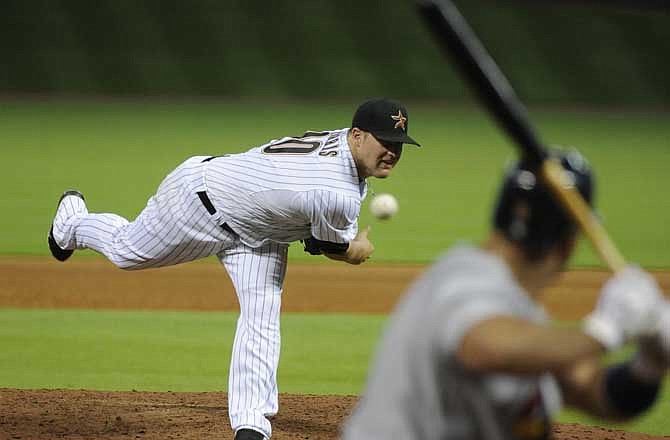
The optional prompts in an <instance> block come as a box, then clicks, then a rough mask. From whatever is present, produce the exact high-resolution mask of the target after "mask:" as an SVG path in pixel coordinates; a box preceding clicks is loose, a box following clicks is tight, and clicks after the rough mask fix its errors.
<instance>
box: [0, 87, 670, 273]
mask: <svg viewBox="0 0 670 440" xmlns="http://www.w3.org/2000/svg"><path fill="white" fill-rule="evenodd" d="M0 104H1V105H0V133H2V136H0V163H2V165H3V172H2V173H0V185H1V186H2V188H3V195H2V198H0V210H1V211H2V213H3V214H4V215H2V216H0V254H29V255H47V253H48V251H47V248H46V246H45V243H44V242H45V240H44V237H45V234H46V231H47V229H48V226H49V224H50V222H51V219H52V216H53V212H54V209H55V206H54V205H55V203H56V201H57V198H58V196H59V195H60V193H61V192H62V191H63V190H64V189H67V188H70V187H75V188H78V189H80V190H81V191H83V192H84V194H85V195H86V197H87V200H88V204H89V208H90V209H91V211H94V212H101V211H102V212H110V211H111V212H117V213H119V214H122V215H124V216H126V217H129V218H133V217H134V216H136V215H137V214H138V213H139V212H140V211H141V209H142V208H143V207H144V205H145V203H146V200H147V199H148V197H149V196H150V195H151V194H152V193H153V191H154V190H155V189H156V187H157V186H158V184H159V183H160V181H161V179H162V178H163V177H164V176H165V175H166V174H167V173H168V172H169V171H170V170H171V169H172V168H174V167H175V166H176V165H177V164H178V163H180V162H181V161H182V160H183V159H185V158H186V157H188V156H191V155H196V154H221V153H225V152H233V151H235V152H237V151H243V150H246V149H247V148H249V147H251V146H254V145H257V144H260V143H263V142H265V141H267V140H268V139H270V138H276V137H279V136H284V135H291V134H300V133H302V132H303V131H304V130H306V129H328V128H339V127H344V126H347V125H348V124H349V121H350V119H351V113H352V110H353V109H354V108H355V106H356V105H357V102H353V101H352V102H348V103H319V104H310V103H290V104H289V103H267V102H219V101H198V102H190V101H165V100H164V101H161V100H147V101H141V100H136V101H124V100H112V101H102V100H99V101H94V100H88V101H86V100H81V101H76V100H50V101H49V100H48V101H43V102H40V101H21V100H13V101H12V100H5V101H3V102H1V103H0ZM408 106H409V108H410V113H411V118H412V119H411V122H410V126H411V128H410V133H411V134H412V135H413V136H414V137H415V138H416V139H418V140H419V141H420V142H421V143H422V144H423V147H422V148H420V149H416V148H414V147H411V146H408V147H407V148H406V149H405V152H404V157H403V160H402V161H401V163H400V165H399V167H398V169H397V170H396V171H395V172H394V175H393V176H391V178H390V179H387V180H383V181H382V180H376V179H372V180H371V183H372V189H373V190H374V191H376V192H392V193H394V194H395V195H396V196H397V197H398V199H399V201H400V213H399V215H398V217H397V218H396V219H395V220H393V221H391V222H386V223H383V222H379V221H375V220H372V219H371V216H370V215H369V213H368V210H367V206H364V209H363V213H362V216H361V223H362V224H372V228H373V229H372V233H371V236H370V237H371V239H372V240H373V241H374V243H375V245H376V248H377V250H376V253H375V256H374V259H375V261H395V262H428V261H431V260H433V259H434V258H435V257H436V256H437V255H438V254H439V253H441V252H442V251H443V249H445V248H446V247H448V246H449V245H452V244H453V243H455V242H458V241H463V240H475V241H478V240H481V239H482V238H483V237H484V236H485V234H486V231H487V229H488V221H489V216H490V210H491V205H492V201H493V200H494V197H495V189H496V187H497V185H498V181H499V178H500V175H501V172H502V169H503V166H504V164H505V163H506V162H507V161H509V160H511V159H512V158H514V156H515V152H514V151H513V148H512V146H511V145H510V143H509V141H508V140H507V139H506V138H505V137H504V136H503V135H502V134H501V132H500V131H499V130H498V129H497V127H496V126H495V125H494V124H493V123H492V122H491V121H490V119H489V118H488V116H486V115H485V114H484V113H483V112H482V111H480V110H479V109H468V108H462V107H459V108H453V107H450V106H449V104H448V103H445V104H443V105H436V104H433V105H426V104H420V103H412V102H410V103H408ZM532 117H533V119H534V120H535V121H536V123H537V125H538V128H539V131H540V133H542V135H543V138H544V139H546V140H547V141H548V142H549V143H560V144H563V145H575V146H577V147H579V148H580V150H582V151H583V152H584V153H585V154H586V156H587V157H589V158H590V160H591V162H592V163H593V164H594V167H595V169H596V173H597V175H598V178H599V180H598V192H599V194H598V210H599V212H600V214H601V215H602V217H603V218H604V221H605V223H606V227H607V229H608V231H609V232H610V234H611V236H612V237H613V239H614V241H615V242H616V243H617V244H618V245H619V247H620V248H621V250H622V252H623V254H624V255H625V256H626V257H628V258H629V259H630V260H631V261H635V262H638V263H640V264H642V265H644V266H645V267H670V253H668V252H667V249H669V248H670V234H668V233H667V225H668V224H670V198H669V197H667V188H668V187H670V174H669V173H668V164H670V114H668V113H642V112H637V113H632V112H629V113H626V112H594V111H539V110H538V111H534V112H533V113H532ZM290 256H291V258H292V259H294V260H295V259H297V260H300V259H309V258H313V257H309V256H308V255H306V254H303V252H302V250H301V249H300V248H299V247H297V246H293V247H292V250H291V254H290ZM573 263H574V264H575V265H579V266H584V265H586V266H602V264H601V263H600V262H599V260H598V259H597V257H596V256H595V255H594V254H593V252H592V251H591V250H590V247H589V246H588V245H584V246H581V247H580V248H579V250H578V252H577V254H576V256H575V258H574V260H573Z"/></svg>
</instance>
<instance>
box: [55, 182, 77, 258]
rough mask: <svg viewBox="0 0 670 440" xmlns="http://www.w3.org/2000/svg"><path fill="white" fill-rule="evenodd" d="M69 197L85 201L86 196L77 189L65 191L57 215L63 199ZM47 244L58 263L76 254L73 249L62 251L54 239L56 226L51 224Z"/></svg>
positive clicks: (59, 200)
mask: <svg viewBox="0 0 670 440" xmlns="http://www.w3.org/2000/svg"><path fill="white" fill-rule="evenodd" d="M67 196H77V197H79V198H80V199H82V200H84V196H83V195H82V193H80V192H79V191H77V190H75V189H70V190H68V191H65V192H64V193H63V195H62V196H60V199H58V205H56V213H58V208H59V207H60V202H62V201H63V199H64V198H65V197H67ZM47 242H48V243H49V250H50V251H51V255H53V256H54V258H55V259H56V260H58V261H65V260H67V259H68V258H70V255H72V253H73V252H74V250H73V249H62V248H61V247H60V246H58V244H57V243H56V240H55V239H54V225H53V223H52V224H51V228H50V229H49V237H48V239H47Z"/></svg>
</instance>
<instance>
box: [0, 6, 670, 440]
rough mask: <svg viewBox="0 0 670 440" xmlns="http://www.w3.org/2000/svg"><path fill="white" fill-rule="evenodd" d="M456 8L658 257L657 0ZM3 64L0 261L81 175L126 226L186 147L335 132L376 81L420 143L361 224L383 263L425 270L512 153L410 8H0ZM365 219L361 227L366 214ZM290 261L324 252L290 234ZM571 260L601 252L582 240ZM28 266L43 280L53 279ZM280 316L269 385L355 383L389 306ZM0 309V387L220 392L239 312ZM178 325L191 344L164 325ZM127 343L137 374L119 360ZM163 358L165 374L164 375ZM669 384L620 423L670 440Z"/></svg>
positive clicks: (662, 191) (605, 211)
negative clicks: (401, 108)
mask: <svg viewBox="0 0 670 440" xmlns="http://www.w3.org/2000/svg"><path fill="white" fill-rule="evenodd" d="M455 3H456V4H457V5H458V6H459V8H460V9H461V12H462V13H463V14H464V15H465V16H466V17H467V19H468V21H469V22H470V23H471V25H472V27H473V28H474V29H475V31H476V32H477V34H478V35H479V37H480V38H481V40H482V41H483V42H484V44H485V45H486V47H487V48H488V49H489V51H490V52H491V54H492V55H493V56H494V58H495V59H496V61H497V62H498V63H499V65H500V66H501V68H502V70H503V71H504V72H505V74H506V75H507V76H508V78H509V80H510V82H511V83H512V85H513V86H514V87H515V89H516V91H517V93H518V95H519V96H520V97H521V99H522V100H523V101H524V102H525V103H526V104H527V105H528V106H529V108H530V110H531V113H532V117H533V120H534V122H536V123H537V124H538V127H539V128H540V132H541V133H542V134H543V135H544V136H543V138H544V139H547V140H549V141H550V142H552V143H553V142H559V143H564V142H567V143H572V142H574V143H575V144H576V145H577V146H578V147H579V148H580V149H582V151H584V152H585V153H586V155H587V157H589V159H590V160H591V161H592V162H593V163H594V166H595V168H596V171H597V174H598V178H599V180H598V184H599V187H600V188H599V190H601V191H600V194H599V200H598V209H599V211H600V213H601V214H602V215H603V217H604V219H605V223H606V227H607V229H608V231H609V232H610V234H611V235H612V237H613V239H614V241H615V242H616V243H617V244H618V245H619V246H620V248H621V250H622V253H623V254H624V255H625V256H626V257H627V258H629V259H630V260H631V261H635V262H638V263H640V264H642V265H643V266H644V267H645V268H657V269H663V268H665V269H667V268H670V253H668V249H670V234H669V233H668V230H667V229H668V225H670V198H668V197H667V189H668V187H670V175H669V173H668V170H669V169H670V168H669V166H668V165H669V164H670V112H669V110H670V108H669V103H670V59H669V58H668V54H670V6H667V3H668V2H665V1H642V0H638V1H635V0H630V1H623V0H616V1H615V0H612V1H604V0H603V1H577V0H572V1H568V0H563V1H560V0H540V1H531V0H498V1H493V0H490V1H485V0H467V1H466V0H456V1H455ZM0 59H1V60H2V66H0V164H2V165H3V172H2V173H0V187H2V189H3V191H2V195H0V213H2V214H3V215H1V216H0V258H4V257H7V258H8V259H7V260H6V261H9V258H12V256H16V255H41V256H48V255H49V253H48V249H47V247H46V243H45V237H46V233H47V231H48V227H49V223H50V222H51V219H52V216H53V209H54V204H55V201H56V200H57V197H58V196H59V195H60V193H61V192H62V191H63V190H64V189H66V188H69V187H71V186H73V185H74V186H76V187H77V188H80V189H82V191H83V192H84V193H85V194H86V197H87V200H88V201H89V206H90V207H91V210H92V211H93V210H95V211H100V210H103V209H104V210H109V211H112V212H118V213H120V214H122V215H125V216H127V217H129V218H132V217H134V215H136V214H137V213H138V212H139V211H140V210H141V209H142V208H143V207H144V205H145V203H146V200H147V197H148V196H149V195H150V194H151V193H152V191H154V190H155V188H156V186H157V185H158V182H160V180H161V179H162V178H163V177H164V176H165V174H166V173H167V172H168V171H169V170H170V169H172V168H173V167H174V166H175V165H176V164H177V163H179V161H181V160H183V159H184V158H186V157H188V156H189V155H194V154H221V153H224V152H228V151H241V149H243V148H245V147H250V146H253V145H256V144H258V143H260V142H263V141H266V140H268V139H269V138H270V136H283V135H291V134H298V133H299V132H298V130H305V129H329V128H340V127H342V126H344V125H342V121H343V122H344V124H346V123H348V121H350V118H351V112H352V110H353V108H354V107H355V105H357V104H358V103H359V102H360V101H361V100H362V99H363V98H365V97H370V96H380V95H385V96H391V97H394V98H399V99H401V100H404V101H406V102H407V103H408V107H409V108H410V113H412V122H411V129H410V132H411V133H412V135H414V136H415V137H416V138H417V139H418V140H420V141H421V142H422V143H423V144H424V145H425V148H423V149H422V150H421V151H420V152H419V154H414V151H411V152H407V153H406V159H404V160H403V162H401V164H400V166H399V167H398V170H397V171H394V176H393V178H391V179H389V180H388V182H387V181H384V182H376V181H375V182H374V183H373V188H376V189H377V190H378V191H380V190H388V191H390V192H393V193H394V194H396V195H398V198H399V200H400V204H401V211H400V214H399V216H398V217H397V219H396V220H394V221H393V222H391V223H389V224H387V225H384V226H383V227H381V225H380V227H376V226H375V227H373V235H374V237H373V238H374V241H375V246H376V249H377V250H376V253H375V261H392V262H409V263H416V262H419V263H426V262H429V261H431V260H432V259H433V258H434V257H435V256H436V255H437V254H438V253H439V252H441V251H442V250H443V249H444V248H445V247H446V246H448V245H450V244H452V243H453V242H455V241H457V240H461V239H473V238H481V237H482V236H483V234H484V231H485V230H486V229H487V228H488V215H489V211H490V202H491V199H492V198H493V197H494V194H493V193H492V190H493V188H495V185H496V184H497V181H498V178H499V173H500V171H501V166H502V165H503V164H504V163H505V160H506V159H509V158H510V157H513V156H514V155H515V152H514V151H513V150H512V149H511V148H510V147H509V145H508V144H506V143H505V142H506V139H505V138H504V136H503V135H502V133H501V132H500V131H499V130H497V128H496V127H495V125H494V124H493V123H492V121H491V120H490V119H489V118H488V117H487V116H486V114H485V113H484V112H483V111H482V110H481V109H480V108H478V107H475V106H474V105H473V99H472V97H471V94H470V92H469V91H468V90H467V89H466V88H465V86H464V84H463V82H462V81H461V79H460V77H458V76H457V74H456V72H455V70H454V69H453V68H452V66H450V65H449V63H447V62H446V61H445V60H444V58H443V56H442V54H441V53H440V52H439V50H438V49H437V47H436V46H435V44H433V42H432V40H431V37H430V35H429V34H428V31H427V30H426V29H425V28H424V26H423V25H422V23H421V22H420V20H419V18H418V17H417V15H416V14H415V12H414V10H413V5H412V2H411V1H402V0H397V1H394V0H392V1H381V0H339V1H338V0H292V1H276V2H270V1H258V0H248V1H243V0H239V1H233V0H218V1H214V0H189V1H175V0H115V1H105V0H102V1H90V0H88V1H85V0H2V1H0ZM473 164H474V165H475V166H473ZM361 221H362V222H363V223H364V224H365V223H368V222H370V221H372V220H371V218H370V216H369V213H368V212H367V210H366V211H365V212H364V213H363V215H362V217H361ZM88 254H89V256H90V255H92V254H93V253H92V252H89V253H88ZM85 255H86V253H83V252H82V257H84V256H85ZM8 256H9V257H8ZM77 258H79V256H77ZM292 258H294V259H302V260H309V261H310V262H313V261H315V260H314V258H313V257H310V256H307V255H306V254H304V253H303V252H302V249H301V248H299V247H298V248H297V249H296V248H295V247H292ZM26 261H30V259H28V258H26ZM574 262H575V264H576V265H578V266H602V264H601V263H600V262H599V260H598V259H597V257H595V256H594V255H593V254H592V253H590V251H589V250H588V249H583V248H582V249H580V251H579V252H578V254H577V256H576V258H575V260H574ZM2 263H3V262H2V261H0V264H2ZM7 267H9V265H7ZM222 273H223V272H222ZM82 276H86V275H85V274H84V275H82ZM119 276H120V277H121V276H123V275H119ZM35 279H38V280H43V281H44V284H45V285H46V287H45V289H46V290H48V289H49V283H50V282H52V281H51V280H50V279H49V278H48V276H47V277H45V276H44V275H43V274H41V273H38V274H36V275H35ZM2 281H3V282H2V283H0V284H1V285H2V286H4V287H5V288H6V289H5V291H4V292H10V293H11V292H12V289H14V290H15V291H16V292H18V295H19V296H24V297H31V296H34V297H39V296H40V295H41V294H42V293H43V292H30V291H28V290H27V289H25V288H24V286H22V285H19V284H18V283H17V282H16V280H15V279H13V278H12V277H11V275H9V280H8V281H7V282H5V280H4V279H3V280H2ZM96 281H97V280H96ZM91 284H92V285H91V288H92V289H94V288H96V286H95V282H94V283H91ZM0 293H3V291H2V290H0ZM73 295H76V292H73ZM47 306H48V305H47ZM286 315H287V317H286V319H285V320H284V321H283V322H284V324H282V325H285V329H286V330H285V332H286V333H285V334H286V335H287V337H286V339H285V341H284V342H285V345H284V346H283V348H282V350H283V354H282V356H283V357H284V361H283V364H282V369H283V370H282V383H281V386H282V389H283V390H284V391H288V392H310V393H356V392H358V391H359V390H360V389H361V386H362V382H363V379H364V375H365V372H366V363H367V356H369V354H370V353H371V348H372V347H373V346H374V344H375V343H376V337H377V335H378V331H379V330H380V329H381V326H382V323H383V317H379V316H371V317H368V316H364V317H356V318H353V317H345V318H342V317H340V316H330V317H328V319H325V320H324V318H323V316H321V315H313V316H310V315H300V314H286ZM0 318H1V319H0V321H2V322H5V323H7V325H5V326H0V327H2V329H0V346H2V347H3V350H2V353H0V365H3V368H0V387H8V388H13V387H21V388H42V387H66V388H75V389H78V388H84V387H86V388H92V389H130V388H135V387H140V388H142V389H156V390H161V389H162V390H165V389H172V390H212V389H216V390H220V389H224V388H225V372H223V371H222V370H223V369H224V368H225V366H226V365H227V360H226V359H224V357H225V356H226V355H227V354H226V350H227V347H226V349H225V350H222V347H225V346H226V344H227V343H229V341H230V340H231V335H232V331H233V329H234V319H235V314H234V312H225V313H222V314H221V315H218V314H217V315H208V316H207V319H204V318H203V315H200V314H187V313H186V312H184V313H183V314H181V313H180V314H178V315H177V314H162V313H159V312H150V313H147V314H146V315H145V314H144V312H142V313H139V312H138V313H137V314H132V313H131V314H128V315H126V314H124V313H122V312H118V313H116V312H115V313H111V312H110V313H108V314H104V313H102V312H94V311H86V312H81V313H79V312H77V313H68V312H63V311H61V310H46V311H34V312H33V311H29V310H24V309H16V310H13V309H11V308H0ZM283 319H284V317H283ZM343 320H344V321H343ZM180 322H183V323H184V324H183V328H184V330H181V328H182V327H180V326H179V325H178V324H179V323H180ZM334 322H337V323H340V324H334ZM342 322H343V323H342ZM199 325H200V326H199ZM175 328H177V329H180V330H178V331H176V330H174V329H175ZM108 329H109V330H108ZM165 329H168V331H167V332H166V333H165V334H163V333H164V332H165ZM333 329H337V330H336V331H333ZM342 329H345V330H342ZM347 330H348V331H349V332H350V333H351V334H350V335H349V334H345V333H346V331H347ZM181 331H183V332H184V334H188V335H192V337H191V336H189V338H188V339H180V338H179V337H175V334H177V335H178V334H180V333H179V332H181ZM226 332H228V333H226ZM291 332H293V333H291ZM292 334H293V336H292ZM82 335H83V336H84V337H85V338H88V339H84V340H83V342H82V340H80V339H79V338H81V336H82ZM203 335H206V337H203ZM162 336H165V338H163V339H161V340H159V341H158V342H156V340H155V339H152V338H155V337H162ZM308 336H311V337H312V339H310V340H309V341H306V339H308V338H307V337H308ZM361 336H363V337H361ZM328 338H330V339H328ZM201 340H202V344H205V343H206V344H208V345H207V349H206V350H205V349H204V348H203V346H202V345H199V344H198V343H196V342H194V341H201ZM324 340H327V341H329V342H328V343H327V344H326V345H324ZM129 341H130V342H129ZM133 341H139V342H137V343H136V344H135V343H134V342H133ZM331 342H332V343H331ZM160 344H164V345H160ZM307 344H311V345H309V349H307V350H305V349H304V347H305V346H307ZM328 344H330V345H328ZM94 346H97V347H100V351H101V352H102V353H99V352H98V351H95V350H89V347H94ZM352 346H354V347H356V348H355V349H352ZM83 347H86V348H83ZM156 347H163V348H164V351H161V349H159V348H156ZM315 347H317V348H318V347H320V348H321V350H322V351H323V354H322V357H319V356H318V353H317V355H315V353H316V351H315V350H316V348H315ZM335 347H337V350H336V349H335ZM342 347H344V348H342ZM291 350H292V351H291ZM338 350H347V351H346V354H341V353H340V352H339V351H338ZM203 352H205V353H204V354H203ZM136 353H141V356H140V355H138V356H136V357H137V358H142V359H145V358H146V359H147V360H146V367H145V365H144V364H142V365H141V366H140V367H139V368H135V365H134V364H133V363H132V360H128V359H132V357H133V356H135V355H136ZM310 353H311V354H312V356H311V357H310ZM353 353H357V356H358V357H356V356H354V355H353ZM329 356H330V357H329ZM45 357H46V358H47V359H49V360H48V361H44V358H45ZM173 357H174V358H173ZM315 357H316V358H319V359H321V361H322V365H319V366H318V367H319V368H317V366H316V365H313V364H312V363H311V362H314V363H316V361H314V359H315ZM165 359H171V362H170V363H171V364H172V363H174V365H175V369H176V372H171V371H167V372H166V371H165V370H166V367H167V365H166V362H165ZM210 360H211V362H210ZM172 361H174V362H172ZM345 361H346V362H348V364H347V365H346V366H345V367H342V366H341V363H343V362H345ZM208 365H209V366H211V368H210V369H209V370H208V369H207V368H205V366H208ZM332 365H340V367H339V368H338V369H334V368H332ZM194 366H195V367H194ZM194 368H195V369H194ZM138 370H140V371H138ZM306 370H309V371H306ZM335 370H337V371H335ZM119 371H120V372H123V374H119V373H118V372H119ZM55 372H58V373H57V374H56V373H55ZM307 373H309V374H311V376H309V377H307ZM328 375H330V376H328ZM333 375H338V376H337V377H335V378H333V379H332V380H331V381H330V382H328V381H326V380H324V377H332V376H333ZM194 378H200V379H202V380H201V381H199V382H198V381H195V380H194ZM309 380H312V382H310V381H309ZM666 390H667V385H666ZM663 396H664V399H665V401H664V402H662V405H658V409H657V410H656V412H655V413H654V414H652V415H651V417H650V419H653V420H652V421H651V423H652V424H651V425H648V424H647V423H648V420H649V419H647V420H645V421H642V422H640V423H639V424H637V425H633V427H632V428H631V429H634V430H638V431H643V432H653V433H664V434H665V433H667V432H669V431H668V427H667V416H666V414H665V413H666V412H667V399H668V393H667V392H665V393H664V394H663ZM563 420H568V421H572V420H582V419H576V417H573V416H572V415H569V416H567V417H565V418H564V419H563ZM0 434H1V433H0ZM0 436H1V435H0Z"/></svg>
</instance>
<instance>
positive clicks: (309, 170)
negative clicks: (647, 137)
mask: <svg viewBox="0 0 670 440" xmlns="http://www.w3.org/2000/svg"><path fill="white" fill-rule="evenodd" d="M347 133H348V129H341V130H335V131H327V132H308V133H305V135H303V136H301V137H298V138H290V137H287V138H282V139H278V140H274V141H271V142H270V143H268V144H265V145H262V146H260V147H256V148H253V149H251V150H249V151H247V152H245V153H240V154H230V155H224V156H215V157H211V156H196V157H191V158H189V159H187V160H186V161H185V162H184V163H182V164H181V165H179V166H178V167H177V168H176V169H175V170H174V171H172V172H171V173H170V174H169V175H168V176H167V177H166V178H165V179H164V180H163V182H162V183H161V184H160V186H159V188H158V190H157V191H156V194H155V195H154V196H152V197H151V198H150V199H149V201H148V203H147V206H146V208H145V209H144V210H143V211H142V213H141V214H140V215H139V216H138V217H137V218H136V219H135V220H134V221H132V222H128V221H127V220H126V219H124V218H123V217H120V216H118V215H116V214H90V213H88V211H87V209H86V206H85V205H84V202H83V200H81V199H80V198H78V197H66V198H65V199H64V200H63V203H61V208H60V209H59V211H58V213H57V215H56V218H55V220H54V224H53V234H54V238H55V240H56V242H57V243H58V245H59V246H60V247H61V248H63V249H93V250H95V251H97V252H100V253H102V254H104V255H105V256H106V257H107V258H108V259H109V260H110V261H112V262H113V263H114V264H115V265H116V266H118V267H120V268H123V269H131V270H135V269H146V268H152V267H160V266H169V265H174V264H178V263H184V262H187V261H191V260H195V259H198V258H203V257H208V256H210V255H217V257H218V258H219V260H220V261H221V263H222V264H223V265H224V266H225V268H226V270H227V272H228V274H229V275H230V277H231V279H232V282H233V285H234V286H235V290H236V292H237V296H238V300H239V304H240V317H239V319H238V322H237V330H236V333H235V341H234V344H233V352H232V360H231V365H230V376H229V384H228V393H229V412H230V421H231V425H232V427H233V429H235V430H237V429H240V428H253V429H255V430H258V431H261V432H263V433H264V434H265V435H266V436H267V437H270V435H271V433H272V432H271V426H270V422H269V421H268V420H267V418H266V416H269V415H273V414H275V413H276V412H277V410H278V391H277V377H276V373H277V366H278V363H279V349H280V333H279V322H280V321H279V312H280V307H281V294H282V285H283V281H284V275H285V273H286V259H287V250H288V244H289V243H290V242H293V241H297V240H302V239H306V238H310V237H314V238H316V239H318V240H321V241H327V242H331V243H339V244H346V243H348V242H350V241H351V240H352V239H353V238H354V237H355V236H356V233H357V230H358V225H357V219H358V215H359V212H360V206H361V202H362V200H363V199H364V198H365V195H366V192H367V184H366V182H365V180H360V179H359V177H358V172H357V170H356V165H355V163H354V160H353V157H352V155H351V151H350V149H349V145H348V143H347Z"/></svg>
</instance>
